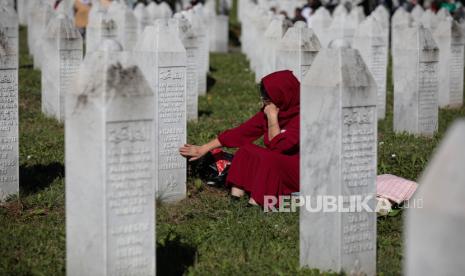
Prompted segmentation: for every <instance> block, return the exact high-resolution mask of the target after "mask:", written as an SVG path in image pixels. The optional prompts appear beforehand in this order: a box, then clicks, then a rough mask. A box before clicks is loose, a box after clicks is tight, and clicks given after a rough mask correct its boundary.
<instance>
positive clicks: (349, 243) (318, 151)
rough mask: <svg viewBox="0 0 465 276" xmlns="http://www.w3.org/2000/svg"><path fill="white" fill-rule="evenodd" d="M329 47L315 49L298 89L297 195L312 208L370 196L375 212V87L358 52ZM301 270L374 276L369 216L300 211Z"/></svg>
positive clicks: (373, 217)
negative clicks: (336, 200)
mask: <svg viewBox="0 0 465 276" xmlns="http://www.w3.org/2000/svg"><path fill="white" fill-rule="evenodd" d="M335 42H336V43H341V42H340V41H333V42H331V44H330V48H329V49H321V51H320V53H319V54H318V55H317V57H316V58H315V60H314V61H313V64H312V66H311V67H310V70H309V72H308V73H307V75H306V76H305V78H304V79H303V81H302V88H301V89H302V93H301V106H302V107H304V108H302V110H301V114H300V118H301V123H300V124H301V132H300V141H301V144H302V146H301V158H300V172H301V175H300V183H301V184H300V194H301V195H302V196H304V197H306V196H311V200H312V201H313V203H311V202H309V201H308V199H306V204H307V206H308V205H309V204H310V203H311V207H312V208H316V205H317V204H316V203H315V202H316V201H317V197H318V196H335V197H337V196H343V197H344V206H346V205H347V203H348V200H350V196H360V197H365V196H371V197H372V200H370V201H369V203H368V205H369V206H370V208H371V209H372V210H374V209H375V208H374V205H375V200H373V199H374V198H375V196H376V182H375V180H376V162H377V161H376V145H377V119H376V94H377V92H376V83H375V81H374V79H373V78H372V76H371V74H370V73H369V71H368V68H367V66H366V65H365V63H364V62H363V59H362V57H361V56H360V55H359V53H358V51H357V50H353V49H350V48H349V46H348V42H345V43H344V44H345V45H342V46H339V47H341V48H336V47H338V46H337V45H335V44H336V43H335ZM303 145H305V146H303ZM322 200H323V202H324V200H325V199H324V198H323V199H322ZM339 204H340V203H339ZM346 207H348V206H346ZM300 264H301V266H308V267H310V268H318V269H320V270H325V271H326V270H332V271H335V272H340V271H344V272H345V273H347V274H349V275H365V274H366V275H375V273H376V213H374V212H368V210H364V209H361V210H356V208H352V211H351V212H342V210H340V211H333V212H323V211H321V210H320V211H316V212H311V211H310V210H309V209H308V208H305V207H301V208H300Z"/></svg>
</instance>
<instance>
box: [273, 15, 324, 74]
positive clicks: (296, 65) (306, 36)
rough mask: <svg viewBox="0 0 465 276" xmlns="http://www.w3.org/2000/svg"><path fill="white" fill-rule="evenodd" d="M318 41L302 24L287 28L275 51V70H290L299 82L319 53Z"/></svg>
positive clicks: (297, 23)
mask: <svg viewBox="0 0 465 276" xmlns="http://www.w3.org/2000/svg"><path fill="white" fill-rule="evenodd" d="M320 48H321V45H320V41H319V40H318V38H317V37H316V35H315V33H314V32H313V31H312V29H310V28H307V25H306V24H305V23H304V22H296V23H295V24H294V27H292V28H289V29H288V30H287V32H286V34H285V35H284V37H283V38H282V39H281V41H280V42H279V44H278V48H277V50H276V70H277V71H279V70H291V71H292V72H294V75H295V76H296V77H297V79H299V81H301V80H302V79H303V77H304V76H305V74H306V73H307V71H308V70H309V69H310V66H311V65H312V62H313V60H314V59H315V56H316V55H317V54H318V52H319V51H320Z"/></svg>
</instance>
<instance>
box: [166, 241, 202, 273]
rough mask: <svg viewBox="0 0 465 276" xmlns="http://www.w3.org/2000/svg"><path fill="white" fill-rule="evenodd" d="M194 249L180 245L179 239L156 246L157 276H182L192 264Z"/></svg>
mask: <svg viewBox="0 0 465 276" xmlns="http://www.w3.org/2000/svg"><path fill="white" fill-rule="evenodd" d="M196 254H197V250H196V248H194V247H193V246H191V245H188V244H185V243H182V242H181V241H180V239H179V237H176V238H175V239H173V240H170V241H167V242H165V244H164V245H160V244H158V245H157V275H170V276H171V275H183V274H185V272H186V270H187V268H188V267H189V266H191V265H193V264H194V262H195V256H196Z"/></svg>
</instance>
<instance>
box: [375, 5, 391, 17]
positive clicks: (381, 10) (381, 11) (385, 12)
mask: <svg viewBox="0 0 465 276" xmlns="http://www.w3.org/2000/svg"><path fill="white" fill-rule="evenodd" d="M374 12H375V13H379V14H380V15H382V16H383V17H384V18H386V19H388V20H389V11H388V9H387V8H386V7H385V6H384V5H378V6H377V7H376V9H375V11H374Z"/></svg>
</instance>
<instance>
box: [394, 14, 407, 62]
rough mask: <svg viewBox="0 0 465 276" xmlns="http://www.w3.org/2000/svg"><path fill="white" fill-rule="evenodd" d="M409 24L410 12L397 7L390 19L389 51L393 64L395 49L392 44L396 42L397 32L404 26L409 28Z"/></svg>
mask: <svg viewBox="0 0 465 276" xmlns="http://www.w3.org/2000/svg"><path fill="white" fill-rule="evenodd" d="M411 24H412V16H411V15H410V13H408V12H407V11H405V10H404V9H403V8H398V9H397V10H396V12H395V13H394V15H393V16H392V19H391V51H392V61H393V65H394V66H395V64H394V63H395V62H396V49H395V48H394V45H396V44H398V43H397V42H396V41H397V40H398V37H399V32H400V31H402V30H404V29H406V28H410V27H411ZM399 43H402V42H399Z"/></svg>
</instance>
